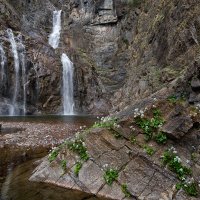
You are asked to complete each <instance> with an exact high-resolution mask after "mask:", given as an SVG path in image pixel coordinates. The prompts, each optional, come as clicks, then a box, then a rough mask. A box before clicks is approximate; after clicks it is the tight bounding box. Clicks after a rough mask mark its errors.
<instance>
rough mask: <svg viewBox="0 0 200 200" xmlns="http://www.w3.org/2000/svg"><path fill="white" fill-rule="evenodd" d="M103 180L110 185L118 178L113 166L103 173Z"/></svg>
mask: <svg viewBox="0 0 200 200" xmlns="http://www.w3.org/2000/svg"><path fill="white" fill-rule="evenodd" d="M103 177H104V180H105V182H106V183H107V184H108V185H110V186H111V185H112V183H113V182H114V181H115V180H117V178H118V171H117V170H116V169H113V168H109V169H107V170H106V171H105V173H104V176H103Z"/></svg>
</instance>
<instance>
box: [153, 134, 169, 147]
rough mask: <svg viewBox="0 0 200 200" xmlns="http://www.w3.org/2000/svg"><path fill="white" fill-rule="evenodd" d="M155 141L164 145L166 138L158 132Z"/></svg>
mask: <svg viewBox="0 0 200 200" xmlns="http://www.w3.org/2000/svg"><path fill="white" fill-rule="evenodd" d="M155 140H156V142H157V143H159V144H165V143H166V142H167V136H166V135H165V134H164V133H162V132H160V133H158V134H157V135H156V136H155Z"/></svg>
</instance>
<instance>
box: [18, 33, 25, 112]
mask: <svg viewBox="0 0 200 200" xmlns="http://www.w3.org/2000/svg"><path fill="white" fill-rule="evenodd" d="M18 42H19V51H20V52H19V57H20V64H21V70H22V88H23V94H22V96H23V101H22V107H23V115H25V114H26V82H27V80H26V56H25V55H26V50H25V47H24V45H23V43H22V36H21V35H19V37H18Z"/></svg>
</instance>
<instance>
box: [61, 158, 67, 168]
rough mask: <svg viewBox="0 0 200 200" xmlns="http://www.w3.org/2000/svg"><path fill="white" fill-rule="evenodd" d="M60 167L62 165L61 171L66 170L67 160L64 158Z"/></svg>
mask: <svg viewBox="0 0 200 200" xmlns="http://www.w3.org/2000/svg"><path fill="white" fill-rule="evenodd" d="M61 167H62V169H63V171H66V169H67V161H66V160H62V161H61Z"/></svg>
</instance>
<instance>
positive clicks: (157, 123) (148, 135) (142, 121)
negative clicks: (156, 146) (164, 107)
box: [136, 109, 164, 141]
mask: <svg viewBox="0 0 200 200" xmlns="http://www.w3.org/2000/svg"><path fill="white" fill-rule="evenodd" d="M136 123H137V124H138V125H139V127H140V128H141V129H142V130H143V131H144V133H145V139H146V140H147V141H149V140H150V139H152V137H153V133H154V132H156V131H157V129H158V128H159V127H161V126H162V125H163V123H164V120H163V119H162V117H161V111H160V110H159V109H154V110H153V118H151V119H147V118H140V117H138V118H136Z"/></svg>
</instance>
